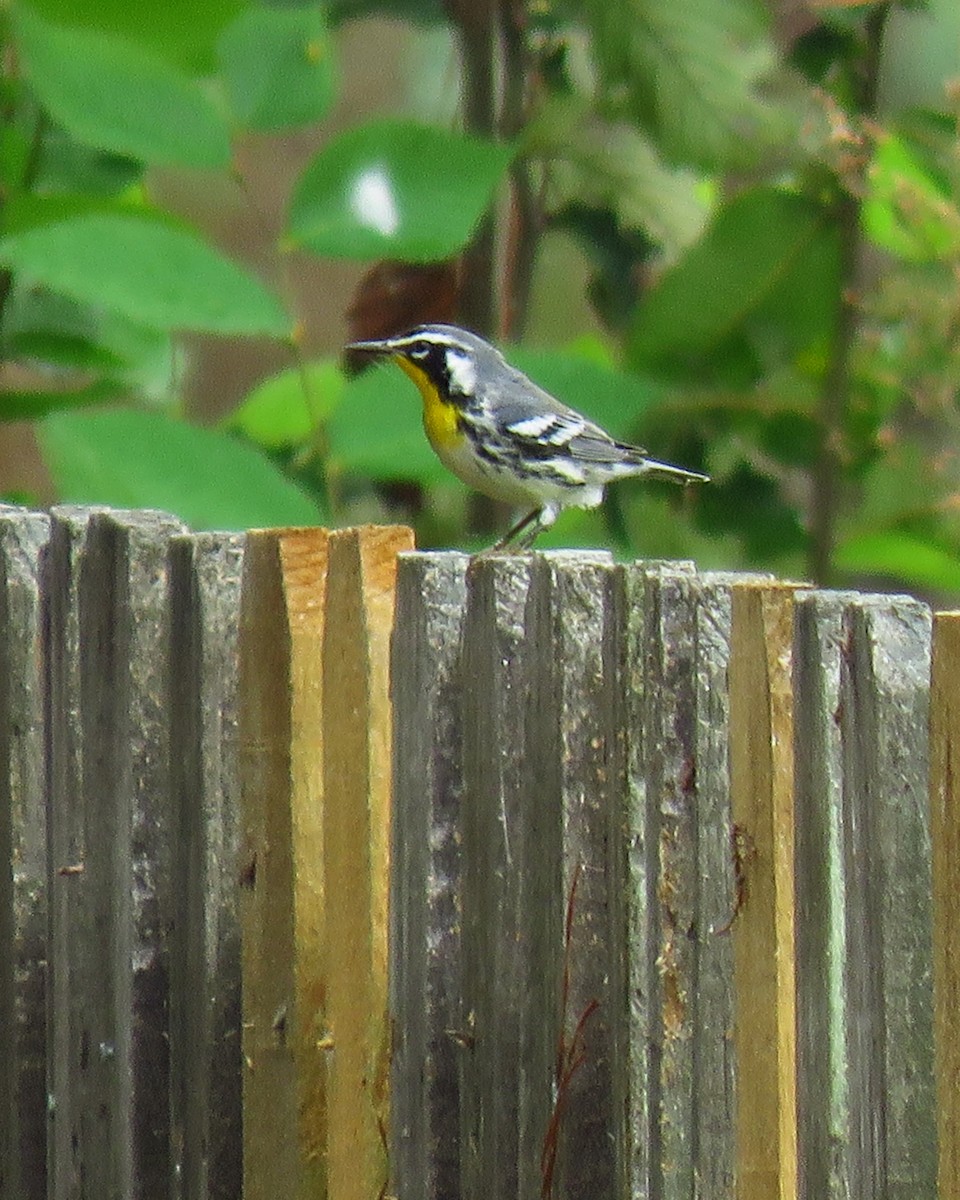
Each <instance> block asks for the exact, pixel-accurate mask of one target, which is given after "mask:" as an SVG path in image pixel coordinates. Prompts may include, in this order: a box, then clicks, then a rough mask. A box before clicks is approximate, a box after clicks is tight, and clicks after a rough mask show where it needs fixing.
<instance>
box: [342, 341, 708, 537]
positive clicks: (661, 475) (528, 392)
mask: <svg viewBox="0 0 960 1200" xmlns="http://www.w3.org/2000/svg"><path fill="white" fill-rule="evenodd" d="M345 349H346V350H348V351H354V352H358V353H362V354H371V355H376V356H380V357H389V358H391V359H392V360H393V361H394V362H396V363H397V365H398V366H399V367H401V369H402V370H403V371H404V372H405V373H406V374H407V375H408V376H409V377H410V378H411V379H412V380H413V382H414V383H415V384H416V385H417V388H418V389H419V391H420V395H421V397H422V399H423V426H424V431H425V432H426V435H427V438H428V440H429V442H430V445H431V446H432V447H433V449H434V451H435V453H436V454H437V456H438V458H439V459H440V461H441V462H442V463H443V464H444V466H445V467H447V469H448V470H450V471H452V472H453V474H454V475H456V476H458V477H459V478H460V479H461V480H462V481H463V482H464V483H465V484H466V485H467V486H468V487H470V488H473V489H474V490H475V491H478V492H482V493H483V494H484V495H487V496H490V497H492V498H493V499H494V500H501V501H504V502H506V503H507V504H510V505H513V506H514V507H515V508H521V507H522V509H523V512H524V515H523V516H522V517H521V518H520V520H519V521H517V523H516V524H515V525H514V526H513V527H512V528H511V529H509V530H508V531H507V533H506V534H505V535H504V537H502V538H501V539H500V541H498V542H497V543H496V545H494V546H493V547H491V550H492V551H520V550H525V549H528V548H529V547H530V546H532V544H533V542H534V541H535V540H536V538H537V537H538V536H539V535H540V534H541V533H542V532H543V531H544V530H546V529H549V528H550V526H551V525H552V524H553V523H554V521H555V520H556V519H557V515H558V514H559V513H560V512H561V511H562V510H563V509H564V508H567V507H570V506H572V507H577V508H595V507H596V506H597V505H599V504H600V503H601V501H602V500H603V494H604V489H605V488H606V486H607V484H608V483H611V482H613V481H614V480H616V479H622V478H624V477H626V476H631V475H640V476H647V477H650V478H654V479H670V480H672V481H674V482H676V483H681V484H690V483H707V482H708V481H709V476H707V475H704V474H702V473H701V472H699V471H687V470H685V469H684V468H683V467H675V466H672V465H671V464H670V463H665V462H658V461H656V460H655V459H652V458H648V457H647V452H646V450H642V449H641V448H640V447H639V446H631V445H629V444H628V443H626V442H620V441H617V439H616V438H613V437H611V436H610V434H608V433H607V432H606V431H605V430H604V429H602V428H601V427H600V426H599V425H596V424H594V423H593V422H592V421H590V420H589V419H588V418H587V417H585V416H583V415H582V414H581V413H579V412H576V411H575V410H574V409H572V408H568V407H567V406H566V405H565V404H561V402H560V401H559V400H557V399H556V398H555V397H553V396H551V395H550V393H549V392H546V391H544V389H543V388H541V387H538V385H537V384H535V383H534V382H533V381H532V380H531V379H528V378H527V376H526V375H524V374H523V373H522V372H520V371H518V370H517V369H516V368H515V367H512V366H511V365H510V364H509V363H508V362H507V361H506V359H505V358H504V357H503V355H502V354H501V353H500V351H499V350H498V349H497V348H496V347H495V346H492V345H491V344H490V343H489V342H487V341H485V340H484V339H483V338H482V337H479V336H478V335H477V334H475V333H471V332H470V331H469V330H466V329H461V328H459V327H458V326H455V325H439V324H438V325H418V326H417V327H416V328H415V329H411V330H410V331H409V332H408V333H402V334H398V335H396V336H394V337H386V338H380V339H377V340H373V341H355V342H350V343H349V344H348V345H347V346H346V347H345Z"/></svg>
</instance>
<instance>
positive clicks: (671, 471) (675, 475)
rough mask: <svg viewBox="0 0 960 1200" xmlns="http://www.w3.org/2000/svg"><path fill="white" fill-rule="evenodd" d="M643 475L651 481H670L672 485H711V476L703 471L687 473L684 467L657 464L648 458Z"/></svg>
mask: <svg viewBox="0 0 960 1200" xmlns="http://www.w3.org/2000/svg"><path fill="white" fill-rule="evenodd" d="M643 474H644V475H648V476H649V477H650V478H651V479H669V480H670V481H671V483H682V484H684V485H686V484H688V483H709V482H710V476H709V475H704V474H703V473H702V472H701V471H687V470H685V469H684V468H683V467H675V466H673V465H672V464H671V463H665V462H657V461H656V459H653V458H648V459H647V460H646V461H645V462H644V464H643Z"/></svg>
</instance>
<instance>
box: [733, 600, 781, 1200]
mask: <svg viewBox="0 0 960 1200" xmlns="http://www.w3.org/2000/svg"><path fill="white" fill-rule="evenodd" d="M793 592H794V589H793V588H792V587H791V586H789V585H779V586H778V585H771V584H763V583H761V584H742V585H737V586H735V587H734V592H733V615H732V633H731V654H730V728H731V740H730V775H731V789H732V810H733V819H734V824H735V829H734V835H733V853H734V856H735V859H736V872H737V875H738V878H739V880H740V895H739V896H738V898H737V901H738V904H737V911H736V913H735V916H734V919H733V923H732V936H733V939H734V959H735V968H734V979H735V1002H734V1003H735V1012H736V1018H735V1023H734V1043H735V1050H734V1053H735V1055H736V1062H737V1071H736V1074H737V1129H736V1144H737V1172H736V1178H737V1191H736V1194H737V1196H738V1197H739V1198H740V1200H793V1197H795V1196H796V1189H797V1150H796V1093H795V1062H796V1002H795V994H794V986H795V984H794V970H795V960H794V888H793V855H794V844H793V723H792V722H793V716H792V694H791V644H792V636H793Z"/></svg>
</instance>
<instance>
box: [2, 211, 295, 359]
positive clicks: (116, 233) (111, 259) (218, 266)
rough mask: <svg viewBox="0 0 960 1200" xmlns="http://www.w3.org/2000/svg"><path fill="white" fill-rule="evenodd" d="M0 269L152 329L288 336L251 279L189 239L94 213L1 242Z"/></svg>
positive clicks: (164, 227)
mask: <svg viewBox="0 0 960 1200" xmlns="http://www.w3.org/2000/svg"><path fill="white" fill-rule="evenodd" d="M0 265H3V266H6V267H9V268H11V269H12V270H14V271H16V272H18V273H19V274H20V275H21V276H22V281H25V282H29V283H32V284H41V285H43V286H44V287H48V288H50V289H51V290H52V291H55V292H58V293H60V294H61V295H64V296H69V297H70V298H71V299H74V300H79V301H82V302H84V303H88V304H93V305H100V306H102V307H103V308H105V309H107V310H108V311H111V312H115V313H119V314H121V315H123V316H125V317H128V318H129V319H130V320H132V321H136V322H139V323H141V324H144V325H149V326H152V327H154V328H157V329H195V330H202V331H204V332H207V333H222V334H266V335H269V336H273V337H287V336H289V334H290V331H291V322H290V318H289V317H288V316H287V314H286V313H285V312H284V311H283V308H282V307H281V305H280V302H279V301H278V300H277V299H276V298H275V297H274V296H273V294H272V293H271V292H269V291H267V289H266V288H265V287H264V286H263V284H261V283H260V282H259V281H258V280H257V279H255V278H253V276H251V275H248V274H247V273H246V272H245V271H243V270H242V269H241V268H240V267H238V266H237V265H236V264H235V263H232V262H231V261H230V260H229V259H226V258H223V257H222V256H221V255H220V254H218V253H217V252H216V251H215V250H213V249H211V248H210V247H209V246H208V245H206V244H205V243H204V242H202V241H201V240H200V239H199V238H198V237H196V236H195V235H194V234H191V233H188V232H186V231H185V230H181V229H176V228H172V227H170V226H169V225H168V224H166V223H164V222H162V221H157V220H151V219H149V218H147V217H136V216H122V215H119V214H106V213H104V214H97V213H91V214H88V215H86V216H80V217H76V218H74V219H72V220H68V221H62V222H59V223H56V224H53V225H44V226H40V227H38V228H35V229H28V230H26V231H24V232H23V233H18V234H13V235H11V236H9V237H6V238H3V239H2V240H0Z"/></svg>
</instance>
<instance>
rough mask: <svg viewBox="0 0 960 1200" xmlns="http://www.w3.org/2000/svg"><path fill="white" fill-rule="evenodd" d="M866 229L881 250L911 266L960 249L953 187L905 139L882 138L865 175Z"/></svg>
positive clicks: (959, 213)
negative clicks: (917, 156) (925, 162)
mask: <svg viewBox="0 0 960 1200" xmlns="http://www.w3.org/2000/svg"><path fill="white" fill-rule="evenodd" d="M867 180H868V183H869V188H870V190H869V192H868V194H867V196H866V197H865V198H864V201H863V204H862V206H861V215H862V220H863V227H864V230H865V231H866V233H867V235H868V236H869V237H870V238H871V239H872V240H873V241H874V242H876V244H877V245H878V246H881V247H882V248H883V249H884V250H888V251H889V252H890V253H891V254H895V255H897V257H898V258H904V259H907V260H908V261H910V262H931V261H935V260H936V259H942V258H948V257H952V256H955V255H956V254H957V252H958V251H960V211H958V209H957V207H956V205H955V204H954V203H953V201H952V199H951V196H950V192H949V189H948V188H946V187H944V186H943V185H942V183H941V181H940V180H938V179H936V178H935V177H934V176H933V175H932V174H930V173H929V172H928V171H926V170H924V168H923V166H922V164H921V163H920V161H919V159H918V158H916V157H915V156H914V154H913V153H912V152H911V150H910V148H909V147H908V146H907V145H906V143H905V142H903V141H901V139H899V138H897V137H894V136H892V135H885V136H884V137H882V138H880V140H879V142H878V144H877V147H876V151H875V152H874V156H873V161H872V162H871V164H870V168H869V171H868V172H867Z"/></svg>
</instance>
